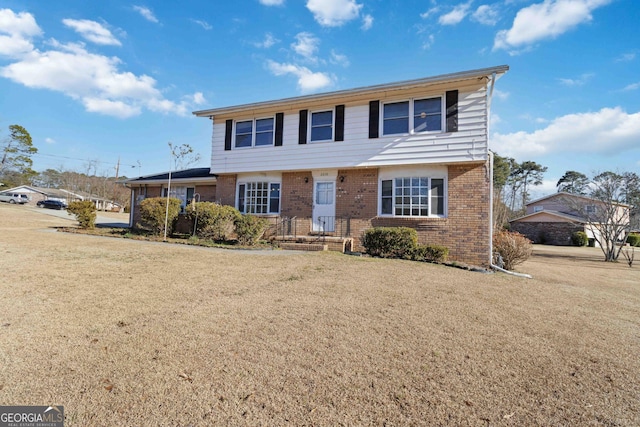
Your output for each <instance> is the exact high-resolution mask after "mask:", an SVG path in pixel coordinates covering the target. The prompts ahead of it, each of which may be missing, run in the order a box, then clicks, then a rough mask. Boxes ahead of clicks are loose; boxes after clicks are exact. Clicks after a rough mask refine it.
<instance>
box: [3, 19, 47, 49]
mask: <svg viewBox="0 0 640 427" xmlns="http://www.w3.org/2000/svg"><path fill="white" fill-rule="evenodd" d="M41 34H42V30H41V29H40V27H39V26H38V24H37V23H36V20H35V18H34V17H33V15H31V14H30V13H27V12H20V13H18V14H16V13H14V12H13V11H12V10H11V9H0V55H3V56H8V57H17V56H20V55H22V54H24V53H26V52H30V51H31V50H33V44H32V42H31V40H32V38H33V37H36V36H39V35H41Z"/></svg>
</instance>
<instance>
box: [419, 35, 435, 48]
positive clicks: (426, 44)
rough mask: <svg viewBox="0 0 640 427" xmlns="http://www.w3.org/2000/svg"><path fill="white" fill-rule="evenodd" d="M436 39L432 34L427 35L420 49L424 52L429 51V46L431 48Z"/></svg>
mask: <svg viewBox="0 0 640 427" xmlns="http://www.w3.org/2000/svg"><path fill="white" fill-rule="evenodd" d="M435 41H436V38H435V36H434V35H433V34H429V36H428V37H427V40H425V41H423V42H422V49H424V50H428V49H431V46H433V43H435Z"/></svg>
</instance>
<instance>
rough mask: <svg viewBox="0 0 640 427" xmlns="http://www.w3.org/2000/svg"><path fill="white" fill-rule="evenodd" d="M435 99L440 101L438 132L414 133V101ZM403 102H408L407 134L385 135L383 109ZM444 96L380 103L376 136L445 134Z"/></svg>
mask: <svg viewBox="0 0 640 427" xmlns="http://www.w3.org/2000/svg"><path fill="white" fill-rule="evenodd" d="M435 98H439V99H440V129H439V130H425V131H419V132H416V131H415V127H414V125H415V123H414V122H415V102H416V101H422V100H427V99H435ZM403 102H408V103H409V112H408V113H409V114H408V117H407V120H408V122H409V123H408V129H409V131H408V132H406V133H405V132H400V133H385V132H384V123H385V118H384V109H385V106H387V105H389V104H399V103H403ZM445 103H446V96H445V94H438V95H433V96H428V95H427V96H422V97H417V98H405V99H395V100H385V101H382V102H380V104H381V105H380V108H379V111H378V114H379V119H378V134H379V135H380V136H382V137H384V136H394V135H424V134H435V133H443V132H446V124H447V120H446V105H445Z"/></svg>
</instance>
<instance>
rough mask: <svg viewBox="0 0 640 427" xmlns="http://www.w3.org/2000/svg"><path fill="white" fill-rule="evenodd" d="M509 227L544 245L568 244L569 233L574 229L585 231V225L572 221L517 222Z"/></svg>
mask: <svg viewBox="0 0 640 427" xmlns="http://www.w3.org/2000/svg"><path fill="white" fill-rule="evenodd" d="M511 229H512V230H513V231H517V232H518V233H520V234H523V235H524V236H526V237H527V238H528V239H529V240H531V241H532V242H533V243H541V244H545V245H556V246H570V245H572V243H571V235H572V234H573V233H575V232H576V231H585V226H584V225H582V224H576V223H572V222H518V221H515V222H513V223H512V224H511Z"/></svg>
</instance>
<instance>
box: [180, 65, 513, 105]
mask: <svg viewBox="0 0 640 427" xmlns="http://www.w3.org/2000/svg"><path fill="white" fill-rule="evenodd" d="M508 70H509V66H508V65H500V66H496V67H490V68H481V69H477V70H470V71H462V72H458V73H450V74H441V75H439V76H433V77H426V78H422V79H416V80H405V81H400V82H395V83H387V84H381V85H374V86H364V87H360V88H355V89H346V90H340V91H335V92H325V93H320V94H314V95H305V96H298V97H293V98H284V99H279V100H275V101H265V102H256V103H251V104H243V105H236V106H231V107H222V108H213V109H208V110H200V111H194V112H193V114H194V115H195V116H197V117H213V116H216V115H221V114H232V113H238V112H244V111H248V110H253V109H258V108H269V107H277V106H281V105H291V104H302V103H308V102H310V101H317V100H323V101H325V100H326V101H328V100H330V99H332V98H343V97H347V96H358V95H360V96H362V95H367V94H374V93H377V92H382V91H392V90H401V89H412V88H419V87H424V86H430V85H433V84H437V83H448V82H457V81H462V80H471V79H474V78H476V79H478V78H484V77H489V76H495V80H497V79H498V78H499V77H500V76H502V75H503V74H504V73H506V72H507V71H508Z"/></svg>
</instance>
